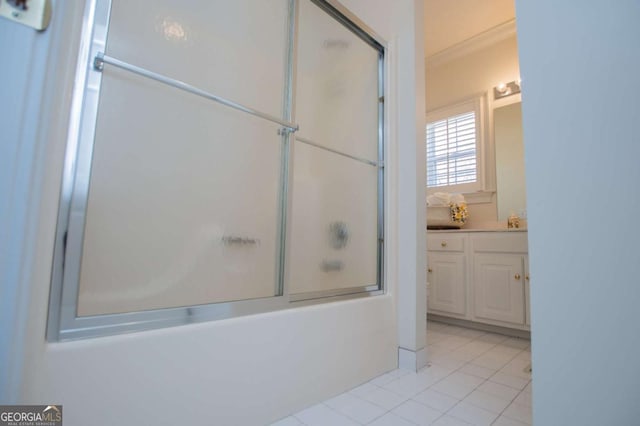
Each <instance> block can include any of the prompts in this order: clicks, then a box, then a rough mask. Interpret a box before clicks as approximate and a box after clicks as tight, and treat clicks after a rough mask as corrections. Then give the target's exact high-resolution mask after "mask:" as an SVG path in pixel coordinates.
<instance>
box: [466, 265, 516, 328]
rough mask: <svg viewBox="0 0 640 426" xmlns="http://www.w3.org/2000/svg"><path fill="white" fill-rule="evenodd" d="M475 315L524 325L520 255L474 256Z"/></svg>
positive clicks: (480, 317)
mask: <svg viewBox="0 0 640 426" xmlns="http://www.w3.org/2000/svg"><path fill="white" fill-rule="evenodd" d="M473 278H474V290H475V316H476V317H478V318H479V319H489V320H495V321H504V322H509V323H514V324H524V321H525V318H524V317H525V314H524V285H523V284H524V273H523V256H521V255H512V254H476V255H474V277H473Z"/></svg>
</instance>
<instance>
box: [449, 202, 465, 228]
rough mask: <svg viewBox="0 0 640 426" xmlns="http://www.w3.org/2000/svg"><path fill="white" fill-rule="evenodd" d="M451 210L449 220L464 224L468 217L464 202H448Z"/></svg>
mask: <svg viewBox="0 0 640 426" xmlns="http://www.w3.org/2000/svg"><path fill="white" fill-rule="evenodd" d="M449 209H450V210H451V221H452V222H455V223H459V224H462V225H464V223H465V222H466V221H467V218H468V217H469V212H468V211H467V204H466V203H449Z"/></svg>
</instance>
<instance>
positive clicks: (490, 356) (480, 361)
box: [471, 351, 513, 370]
mask: <svg viewBox="0 0 640 426" xmlns="http://www.w3.org/2000/svg"><path fill="white" fill-rule="evenodd" d="M512 358H513V356H511V355H506V354H503V353H499V352H491V351H489V352H485V353H484V354H482V355H480V356H479V357H477V358H476V359H474V360H473V361H471V363H472V364H475V365H479V366H480V367H484V368H491V369H493V370H499V369H501V368H502V367H504V366H505V365H507V363H508V362H509V361H511V359H512Z"/></svg>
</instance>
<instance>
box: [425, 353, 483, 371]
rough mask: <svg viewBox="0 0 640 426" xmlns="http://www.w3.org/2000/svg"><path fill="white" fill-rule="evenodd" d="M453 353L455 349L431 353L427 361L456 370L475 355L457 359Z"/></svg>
mask: <svg viewBox="0 0 640 426" xmlns="http://www.w3.org/2000/svg"><path fill="white" fill-rule="evenodd" d="M454 353H455V351H454V352H446V353H439V354H436V355H431V357H430V359H429V361H430V362H431V363H433V364H437V365H441V366H443V367H446V368H450V369H452V370H457V369H458V368H460V367H462V366H463V365H465V364H466V363H467V361H470V360H471V359H473V358H475V357H472V358H470V359H469V360H464V359H459V358H455V357H454V356H453V354H454Z"/></svg>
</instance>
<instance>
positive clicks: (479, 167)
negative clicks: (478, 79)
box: [425, 93, 491, 202]
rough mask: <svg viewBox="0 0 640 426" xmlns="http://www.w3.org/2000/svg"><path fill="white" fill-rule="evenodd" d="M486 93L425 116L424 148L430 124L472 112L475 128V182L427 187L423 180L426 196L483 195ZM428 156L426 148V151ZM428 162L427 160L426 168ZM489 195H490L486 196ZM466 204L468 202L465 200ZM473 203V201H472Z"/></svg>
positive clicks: (485, 156)
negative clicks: (439, 194) (440, 194)
mask: <svg viewBox="0 0 640 426" xmlns="http://www.w3.org/2000/svg"><path fill="white" fill-rule="evenodd" d="M486 98H487V97H486V93H482V94H478V95H475V96H473V97H471V98H467V99H465V100H463V101H460V102H457V103H454V104H450V105H447V106H444V107H440V108H436V109H434V110H431V111H428V112H427V114H426V123H425V147H426V146H427V126H428V125H429V124H430V123H433V122H436V121H441V120H444V119H446V118H449V117H453V116H456V115H460V114H464V113H467V112H471V111H473V112H474V113H475V126H476V129H475V130H476V181H475V182H470V183H462V184H454V185H442V186H433V187H430V186H428V180H425V187H426V190H427V195H431V194H433V193H435V192H450V193H460V194H463V195H465V196H469V197H470V198H474V197H473V196H474V195H475V194H483V193H486V192H490V191H487V174H486V171H487V170H488V169H489V167H488V164H487V163H486V162H487V155H486V153H487V151H488V148H487V141H488V137H487V134H486V130H487V123H486V120H487V117H486V116H487V114H486V110H487V105H486ZM426 151H427V155H428V151H429V150H428V148H427V149H426ZM428 163H429V160H428V159H427V167H428ZM427 173H428V170H427ZM488 195H491V194H488ZM482 198H483V197H480V199H479V202H483V201H484V199H482ZM467 201H468V202H469V201H470V200H467ZM472 202H473V201H472Z"/></svg>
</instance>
